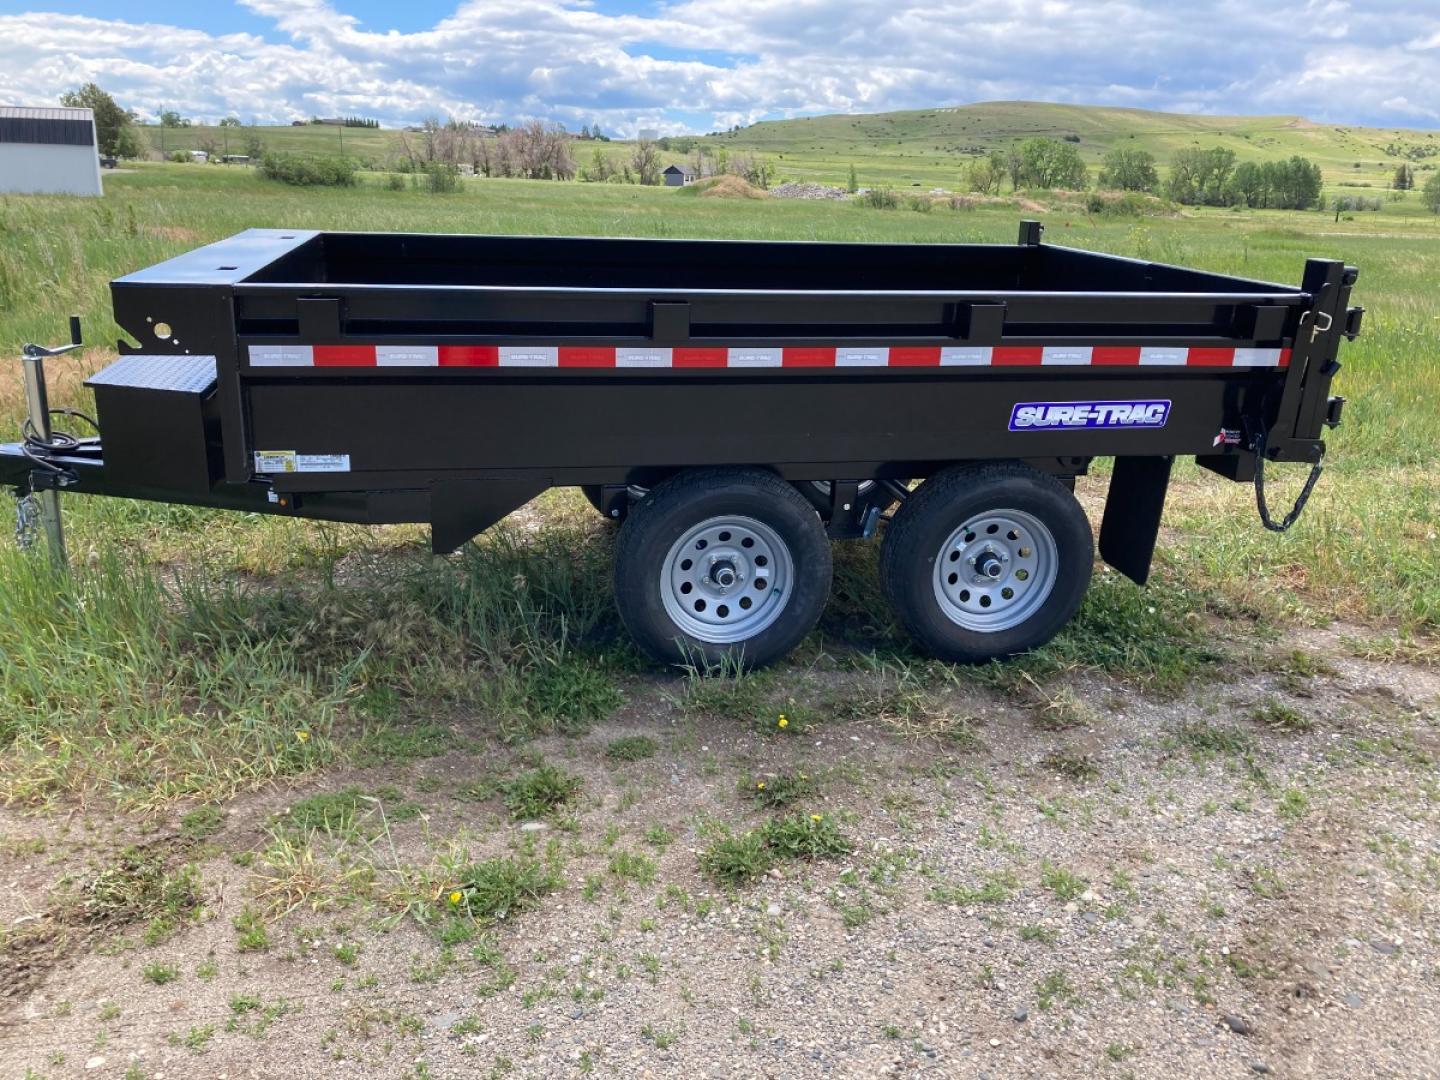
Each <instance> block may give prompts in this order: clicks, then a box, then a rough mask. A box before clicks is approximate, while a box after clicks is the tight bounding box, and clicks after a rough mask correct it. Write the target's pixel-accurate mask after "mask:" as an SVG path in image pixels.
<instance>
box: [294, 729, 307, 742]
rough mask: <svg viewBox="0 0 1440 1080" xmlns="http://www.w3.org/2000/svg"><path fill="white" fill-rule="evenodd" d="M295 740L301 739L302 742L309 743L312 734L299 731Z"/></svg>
mask: <svg viewBox="0 0 1440 1080" xmlns="http://www.w3.org/2000/svg"><path fill="white" fill-rule="evenodd" d="M295 738H297V739H299V740H300V741H301V742H309V741H310V732H308V731H297V732H295Z"/></svg>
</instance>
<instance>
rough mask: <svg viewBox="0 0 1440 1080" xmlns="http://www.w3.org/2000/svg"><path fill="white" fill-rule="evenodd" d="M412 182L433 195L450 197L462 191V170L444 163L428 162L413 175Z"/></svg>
mask: <svg viewBox="0 0 1440 1080" xmlns="http://www.w3.org/2000/svg"><path fill="white" fill-rule="evenodd" d="M410 182H411V183H412V184H414V185H415V187H416V188H418V189H419V190H421V191H428V192H429V193H430V194H431V195H449V194H452V193H454V192H456V191H459V190H460V169H459V168H458V167H457V166H455V165H447V164H446V163H445V162H443V161H430V162H426V163H425V164H424V165H423V166H421V167H420V169H419V171H417V172H415V173H413V174H412V175H411V177H410Z"/></svg>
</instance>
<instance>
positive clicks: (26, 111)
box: [0, 105, 95, 146]
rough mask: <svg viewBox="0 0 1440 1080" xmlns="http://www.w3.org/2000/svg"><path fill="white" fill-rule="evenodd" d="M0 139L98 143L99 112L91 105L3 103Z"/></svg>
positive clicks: (78, 143) (26, 141) (76, 143)
mask: <svg viewBox="0 0 1440 1080" xmlns="http://www.w3.org/2000/svg"><path fill="white" fill-rule="evenodd" d="M0 143H30V144H32V145H33V144H42V145H60V146H94V145H95V114H94V112H92V111H91V110H90V109H63V108H50V107H46V108H37V109H31V108H25V107H23V106H16V105H0Z"/></svg>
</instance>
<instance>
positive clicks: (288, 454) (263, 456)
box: [255, 450, 350, 473]
mask: <svg viewBox="0 0 1440 1080" xmlns="http://www.w3.org/2000/svg"><path fill="white" fill-rule="evenodd" d="M255 471H256V472H257V473H301V472H349V471H350V455H349V454H297V453H296V452H295V451H294V450H256V451H255Z"/></svg>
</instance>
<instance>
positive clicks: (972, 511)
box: [880, 463, 1095, 663]
mask: <svg viewBox="0 0 1440 1080" xmlns="http://www.w3.org/2000/svg"><path fill="white" fill-rule="evenodd" d="M1094 557H1095V554H1094V538H1093V537H1092V535H1091V532H1090V523H1089V521H1088V520H1087V519H1086V517H1085V511H1084V510H1083V509H1081V507H1080V504H1079V503H1078V502H1076V501H1075V496H1074V495H1073V494H1071V493H1070V492H1069V491H1067V490H1066V489H1065V487H1064V485H1062V484H1061V483H1060V482H1059V481H1058V480H1056V479H1055V478H1054V477H1052V476H1047V475H1046V474H1045V473H1042V472H1039V471H1037V470H1035V469H1031V468H1029V467H1027V466H1024V465H1020V464H1018V463H1000V464H993V465H982V466H976V467H956V468H951V469H947V470H946V471H944V472H942V473H940V474H938V475H937V476H935V477H933V478H932V479H930V480H927V481H926V482H925V483H923V484H921V485H920V487H919V489H918V490H917V491H916V492H915V494H914V495H912V496H911V497H910V498H909V499H907V500H906V501H905V502H904V503H903V504H902V505H901V507H900V509H899V511H897V512H896V514H895V520H894V521H893V522H892V523H891V525H890V528H889V530H888V531H887V532H886V534H885V541H884V544H883V546H882V548H881V552H880V579H881V584H882V585H883V587H884V590H885V595H886V597H887V598H888V599H889V601H890V605H891V607H892V608H893V609H894V611H895V615H896V617H897V618H898V619H899V620H900V622H901V624H902V625H903V626H904V627H905V629H906V630H908V631H909V632H910V634H911V636H913V637H914V638H915V639H916V640H917V641H918V642H919V643H920V644H921V645H922V646H924V647H925V648H926V649H927V650H928V651H929V652H931V653H933V654H934V655H935V656H937V657H940V658H941V659H943V660H953V661H957V662H961V663H979V662H981V661H985V660H991V659H995V658H997V657H1004V656H1014V655H1016V654H1017V653H1022V652H1026V651H1028V650H1030V649H1033V648H1036V647H1037V646H1039V645H1043V644H1044V643H1045V642H1047V641H1049V640H1050V639H1051V638H1052V637H1054V636H1055V634H1056V633H1057V632H1058V631H1059V630H1060V628H1061V627H1062V626H1064V625H1065V624H1066V623H1067V622H1068V621H1069V620H1070V618H1071V616H1073V615H1074V614H1075V610H1076V609H1077V608H1078V607H1079V606H1080V601H1081V599H1082V598H1083V597H1084V595H1085V589H1086V587H1087V586H1088V585H1089V583H1090V570H1091V566H1092V564H1093V562H1094Z"/></svg>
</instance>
